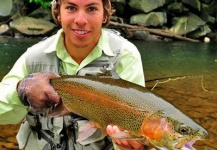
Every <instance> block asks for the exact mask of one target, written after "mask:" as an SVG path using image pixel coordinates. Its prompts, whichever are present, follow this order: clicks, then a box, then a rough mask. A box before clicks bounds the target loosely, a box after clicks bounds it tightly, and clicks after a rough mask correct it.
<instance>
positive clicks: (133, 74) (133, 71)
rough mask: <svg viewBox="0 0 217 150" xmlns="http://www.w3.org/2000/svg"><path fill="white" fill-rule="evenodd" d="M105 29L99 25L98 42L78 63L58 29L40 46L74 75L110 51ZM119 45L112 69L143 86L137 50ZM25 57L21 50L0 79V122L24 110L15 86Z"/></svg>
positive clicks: (22, 73) (21, 114)
mask: <svg viewBox="0 0 217 150" xmlns="http://www.w3.org/2000/svg"><path fill="white" fill-rule="evenodd" d="M106 32H107V31H105V30H104V29H102V34H101V37H100V39H99V42H98V44H97V45H96V46H95V48H94V49H93V50H92V51H91V52H90V53H89V55H88V56H87V57H86V58H85V59H84V60H83V61H82V62H81V63H80V64H78V63H76V62H75V61H74V60H73V59H72V58H71V57H70V55H69V54H68V52H67V50H66V49H65V46H64V41H63V36H62V35H63V30H62V29H60V30H59V31H58V32H57V36H56V39H55V41H54V42H53V43H52V45H50V46H49V47H48V48H47V49H46V50H44V53H51V52H54V51H56V55H57V57H58V58H59V59H60V60H61V62H62V67H63V70H64V72H65V73H67V74H69V75H75V74H76V73H77V72H78V71H79V70H80V69H81V68H83V67H84V66H86V65H87V64H89V63H90V62H92V61H93V60H95V59H96V58H99V57H100V56H101V55H102V52H104V53H105V54H106V55H108V56H113V55H114V54H113V52H112V50H111V48H110V45H109V39H108V37H107V34H106ZM123 46H124V50H123V52H122V54H121V58H120V61H119V63H118V66H117V68H116V73H117V74H118V75H119V76H120V78H122V79H124V80H128V81H130V82H133V83H136V84H139V85H142V86H144V84H145V82H144V73H143V67H142V62H141V56H140V53H139V52H138V50H137V48H136V47H135V46H134V45H133V44H132V43H131V42H129V41H127V40H125V41H124V43H123ZM38 48H40V47H38ZM26 57H27V54H26V53H24V54H23V55H22V56H21V57H20V58H19V59H18V60H17V61H16V63H15V64H14V66H13V68H12V69H11V70H10V72H9V73H8V74H7V75H6V76H5V77H4V78H3V80H2V82H1V83H0V91H1V93H0V124H15V123H19V122H20V121H21V120H22V119H23V118H24V117H25V115H26V114H27V112H28V108H27V107H26V106H24V105H23V104H22V103H21V102H20V100H19V98H18V93H17V90H16V88H17V83H18V82H19V81H20V80H22V79H23V78H24V77H26V76H27V75H28V74H29V73H28V71H27V69H26V64H25V60H26Z"/></svg>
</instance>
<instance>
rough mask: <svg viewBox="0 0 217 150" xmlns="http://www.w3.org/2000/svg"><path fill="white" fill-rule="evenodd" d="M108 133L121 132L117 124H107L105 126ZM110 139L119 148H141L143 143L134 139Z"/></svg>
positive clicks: (132, 149) (127, 149) (126, 149)
mask: <svg viewBox="0 0 217 150" xmlns="http://www.w3.org/2000/svg"><path fill="white" fill-rule="evenodd" d="M106 131H107V133H108V135H110V136H111V137H112V135H114V134H116V133H119V132H123V131H120V129H119V128H118V127H117V126H111V125H108V126H107V128H106ZM112 141H113V142H114V143H115V144H116V145H117V146H118V147H119V148H120V149H121V150H143V149H144V145H143V144H141V143H139V142H137V141H135V140H120V139H115V138H112Z"/></svg>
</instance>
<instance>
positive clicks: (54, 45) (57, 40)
mask: <svg viewBox="0 0 217 150" xmlns="http://www.w3.org/2000/svg"><path fill="white" fill-rule="evenodd" d="M62 35H63V30H62V29H60V30H59V31H58V32H57V34H56V35H54V36H55V38H54V41H53V42H52V43H51V44H50V45H49V46H48V47H47V48H46V49H45V50H44V52H45V53H52V52H55V51H57V49H58V47H61V46H62V45H63V42H62V41H63V36H62ZM60 41H61V42H60Z"/></svg>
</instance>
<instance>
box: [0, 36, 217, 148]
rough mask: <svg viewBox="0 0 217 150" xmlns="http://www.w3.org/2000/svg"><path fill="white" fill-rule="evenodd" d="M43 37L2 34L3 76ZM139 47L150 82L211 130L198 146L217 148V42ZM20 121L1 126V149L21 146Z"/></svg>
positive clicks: (0, 63) (139, 44)
mask: <svg viewBox="0 0 217 150" xmlns="http://www.w3.org/2000/svg"><path fill="white" fill-rule="evenodd" d="M38 41H39V39H31V38H26V39H12V38H0V79H1V78H2V77H3V76H4V75H5V74H6V73H7V72H8V71H9V70H10V69H11V67H12V66H13V64H14V62H15V61H16V59H17V58H18V57H19V56H20V55H21V54H22V53H23V52H24V51H25V50H26V48H27V47H29V46H30V45H32V44H34V43H36V42H38ZM132 42H133V43H134V44H135V45H136V46H137V47H138V49H139V51H140V53H141V56H142V61H143V68H144V72H145V78H146V86H147V88H149V89H152V91H153V92H155V93H157V94H158V95H160V96H162V97H164V98H165V99H166V100H168V101H169V102H171V103H172V104H174V105H175V106H176V107H178V108H179V109H180V110H182V111H183V112H184V113H186V114H188V115H189V116H191V117H192V118H193V119H194V120H195V121H196V122H198V123H199V124H200V125H202V126H203V127H204V128H206V129H207V130H208V132H209V133H210V139H209V140H206V141H197V142H196V143H195V144H194V146H195V148H196V149H198V150H216V149H217V144H216V141H217V121H216V120H217V89H216V87H217V80H216V75H217V43H208V44H206V43H190V42H145V41H132ZM17 129H18V125H8V126H0V149H1V150H9V149H17V144H16V140H15V134H16V132H17Z"/></svg>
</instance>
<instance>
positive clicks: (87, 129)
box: [76, 122, 98, 143]
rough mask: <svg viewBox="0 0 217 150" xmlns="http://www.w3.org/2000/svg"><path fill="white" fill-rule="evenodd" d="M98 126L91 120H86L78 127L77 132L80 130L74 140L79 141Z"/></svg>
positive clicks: (89, 134)
mask: <svg viewBox="0 0 217 150" xmlns="http://www.w3.org/2000/svg"><path fill="white" fill-rule="evenodd" d="M97 129H98V127H97V125H96V124H95V123H93V122H88V123H86V124H84V125H83V126H82V127H80V128H79V132H82V133H80V134H79V136H78V139H77V140H76V142H78V143H79V142H81V141H84V140H86V139H87V138H88V137H90V136H91V135H93V134H94V133H95V132H96V131H97Z"/></svg>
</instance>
